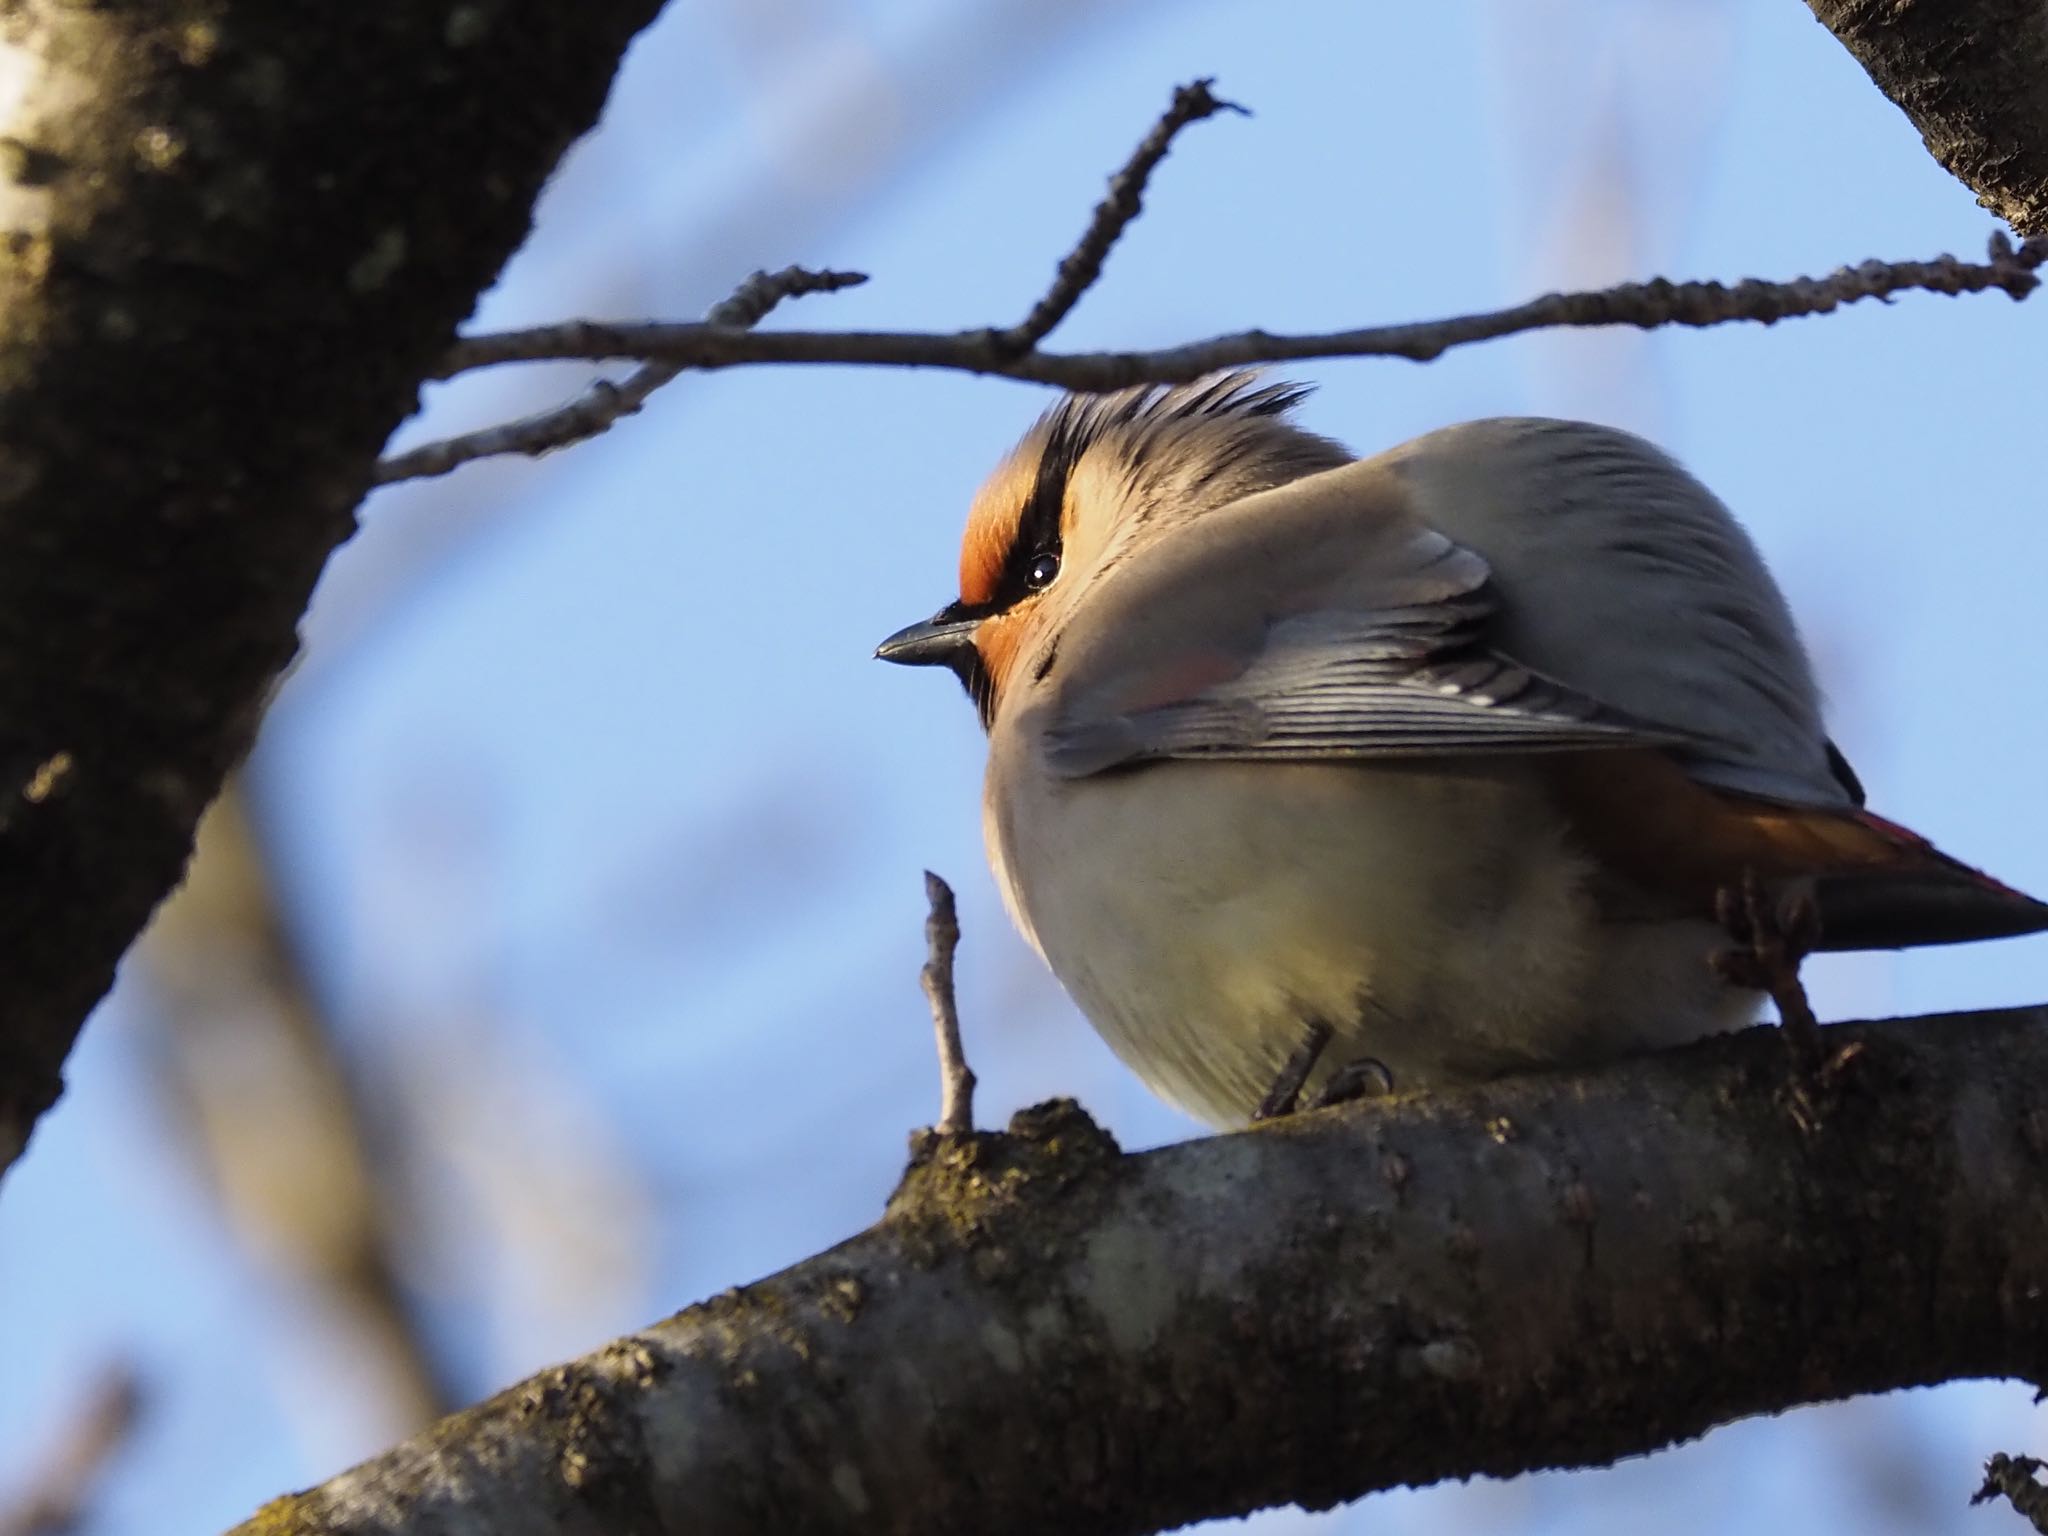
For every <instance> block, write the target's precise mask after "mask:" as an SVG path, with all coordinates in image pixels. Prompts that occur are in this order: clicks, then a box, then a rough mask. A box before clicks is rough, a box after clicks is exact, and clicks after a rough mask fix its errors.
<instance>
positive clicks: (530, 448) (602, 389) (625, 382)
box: [370, 267, 867, 485]
mask: <svg viewBox="0 0 2048 1536" xmlns="http://www.w3.org/2000/svg"><path fill="white" fill-rule="evenodd" d="M866 281H867V277H866V275H865V274H863V273H860V272H810V271H806V270H805V269H804V268H802V267H784V268H783V269H782V270H781V271H780V272H772V273H771V272H756V273H755V274H754V275H753V276H751V277H749V278H748V279H747V280H746V281H745V282H744V283H741V284H740V286H739V287H738V289H736V290H735V291H734V293H733V295H732V297H731V298H729V299H726V300H724V301H723V302H721V303H719V304H716V305H713V306H712V309H711V312H710V313H709V314H708V315H706V316H705V317H704V323H705V324H706V325H712V326H718V327H721V328H724V329H728V330H731V329H737V330H747V329H749V328H751V327H753V326H755V325H758V324H759V323H760V322H761V321H762V320H763V319H764V318H765V317H766V316H767V314H768V312H769V311H770V310H772V309H774V308H775V306H776V305H777V304H780V303H781V302H782V301H783V300H784V299H787V298H796V297H798V296H800V295H802V294H806V293H834V292H837V291H838V290H839V289H841V288H851V287H853V286H854V285H855V284H857V283H864V282H866ZM682 372H683V369H682V367H681V366H680V365H678V364H676V363H642V364H641V365H640V366H639V367H638V368H635V369H634V370H633V371H632V372H631V373H630V374H628V375H627V376H626V377H625V378H623V379H621V380H619V381H618V383H616V384H614V383H613V382H612V381H611V380H610V379H599V380H598V381H597V382H596V383H594V384H592V385H591V386H590V387H589V388H588V389H586V390H585V391H584V392H583V393H582V394H581V395H579V396H577V397H576V398H575V399H574V400H571V401H570V402H569V403H568V404H566V405H560V406H557V407H556V408H555V409H553V410H551V411H542V412H540V413H539V414H538V415H534V416H527V417H522V418H521V419H520V420H518V421H508V422H505V423H503V424H502V425H499V426H495V427H484V428H482V429H480V430H478V431H475V432H465V433H463V434H462V435H461V436H460V437H449V438H443V439H442V440H441V441H439V442H434V443H426V444H423V445H421V446H420V447H418V448H412V449H408V450H407V451H406V452H404V453H398V454H393V455H392V456H391V457H390V458H388V459H380V460H379V461H378V463H377V468H376V471H375V473H374V474H372V475H371V477H370V483H371V484H372V485H391V484H393V483H394V482H396V481H399V480H426V479H431V478H432V477H434V476H436V475H445V474H449V473H451V472H453V471H454V470H457V469H460V468H461V467H462V466H463V465H465V464H468V463H471V462H473V461H475V460H477V459H489V458H496V457H499V456H502V455H505V454H514V453H516V454H524V455H526V456H527V457H529V458H538V457H539V456H540V455H541V454H544V453H551V452H553V451H554V450H555V449H557V448H567V447H568V446H570V445H571V444H572V443H580V442H583V441H584V440H585V439H587V438H592V437H596V436H597V435H598V434H599V433H600V432H605V431H609V430H610V429H611V427H612V426H613V425H614V424H615V423H617V422H620V421H623V420H624V419H625V418H626V417H628V416H631V415H633V414H635V413H636V412H637V411H638V410H639V409H640V407H641V406H643V405H645V404H646V403H647V401H648V397H649V396H651V395H652V394H653V393H654V392H655V391H656V390H658V389H660V388H661V387H662V386H663V385H664V384H668V383H671V382H672V381H674V380H675V379H676V378H678V377H679V376H680V375H681V374H682Z"/></svg>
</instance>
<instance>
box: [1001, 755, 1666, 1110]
mask: <svg viewBox="0 0 2048 1536" xmlns="http://www.w3.org/2000/svg"><path fill="white" fill-rule="evenodd" d="M995 745H996V750H995V751H994V753H993V754H992V756H991V760H990V771H989V778H988V783H987V795H986V800H985V807H984V810H985V826H986V831H987V837H988V845H989V853H990V859H991V862H992V864H993V865H994V867H995V870H996V873H997V878H998V883H999V884H1000V885H1001V886H1002V888H1003V890H1004V893H1005V896H1006V899H1007V900H1008V901H1009V903H1010V906H1011V909H1012V912H1013V914H1014V915H1015V916H1016V918H1017V921H1018V924H1019V926H1020V927H1021V928H1022V929H1023V930H1024V932H1025V933H1026V935H1027V936H1029V937H1030V938H1031V939H1032V941H1033V942H1034V943H1035V944H1036V945H1037V947H1038V949H1039V950H1040V952H1041V953H1042V954H1043V955H1044V956H1045V958H1046V960H1047V962H1048V963H1049V964H1050V965H1051V967H1052V969H1053V971H1054V972H1055V974H1057V975H1058V977H1059V978H1060V980H1061V981H1062V983H1064V984H1065V986H1066V987H1067V989H1068V991H1069V992H1070V993H1072V995H1073V996H1074V998H1075V1000H1076V1002H1077V1003H1079V1005H1080V1007H1081V1009H1082V1011H1083V1012H1084V1013H1086V1014H1087V1015H1088V1017H1089V1019H1090V1020H1091V1021H1092V1022H1093V1023H1094V1024H1095V1026H1096V1027H1097V1029H1098V1030H1100V1031H1101V1033H1102V1034H1103V1035H1104V1037H1105V1038H1106V1039H1107V1040H1108V1041H1109V1043H1110V1045H1111V1046H1112V1047H1113V1048H1114V1049H1115V1050H1116V1051H1117V1052H1118V1054H1119V1055H1121V1056H1123V1057H1124V1059H1125V1060H1126V1061H1127V1062H1129V1063H1130V1064H1131V1065H1132V1066H1133V1067H1134V1068H1135V1069H1136V1070H1137V1071H1138V1072H1139V1073H1140V1075H1142V1076H1143V1077H1145V1078H1146V1080H1147V1081H1148V1082H1149V1083H1151V1085H1152V1086H1153V1087H1154V1088H1155V1089H1156V1090H1157V1091H1159V1092H1160V1093H1161V1094H1163V1095H1164V1096H1165V1097H1167V1098H1169V1099H1172V1100H1174V1101H1175V1102H1177V1103H1179V1104H1181V1105H1182V1106H1183V1107H1185V1108H1188V1109H1189V1110H1191V1111H1192V1112H1194V1113H1195V1114H1197V1115H1199V1116H1201V1117H1203V1118H1205V1119H1208V1120H1211V1121H1212V1122H1218V1123H1230V1122H1233V1121H1238V1120H1241V1119H1242V1118H1243V1117H1244V1115H1245V1114H1246V1113H1247V1112H1248V1110H1249V1108H1250V1107H1251V1105H1253V1104H1255V1103H1256V1102H1257V1101H1258V1099H1259V1097H1260V1096H1261V1095H1262V1094H1263V1093H1264V1091H1265V1089H1266V1088H1267V1087H1268V1086H1269V1085H1270V1083H1271V1081H1272V1078H1273V1076H1274V1075H1275V1074H1276V1073H1277V1071H1278V1070H1279V1068H1280V1066H1281V1064H1282V1063H1283V1062H1284V1061H1285V1060H1286V1058H1287V1056H1288V1054H1289V1053H1290V1051H1292V1049H1293V1048H1294V1046H1295V1044H1296V1042H1297V1041H1298V1040H1299V1039H1300V1038H1301V1034H1302V1032H1303V1031H1304V1030H1305V1029H1306V1027H1307V1022H1308V1020H1310V1019H1312V1018H1313V1019H1320V1020H1322V1021H1324V1022H1326V1023H1328V1024H1330V1025H1331V1027H1332V1028H1333V1029H1334V1030H1336V1031H1337V1033H1338V1036H1339V1047H1340V1048H1339V1049H1338V1050H1336V1051H1333V1053H1332V1060H1331V1065H1332V1066H1334V1065H1336V1064H1338V1063H1339V1062H1341V1061H1342V1060H1343V1059H1345V1054H1346V1053H1348V1054H1349V1055H1350V1056H1358V1055H1371V1056H1373V1057H1375V1058H1376V1059H1378V1060H1380V1061H1381V1062H1382V1063H1383V1064H1385V1065H1386V1066H1387V1067H1388V1068H1389V1070H1390V1071H1391V1072H1392V1073H1393V1075H1394V1077H1395V1079H1396V1081H1397V1082H1401V1083H1403V1084H1404V1085H1417V1086H1419V1085H1423V1084H1426V1083H1429V1082H1432V1081H1441V1080H1444V1079H1446V1078H1459V1077H1470V1076H1482V1075H1490V1074H1491V1073H1496V1072H1500V1071H1505V1070H1510V1069H1512V1068H1514V1067H1516V1066H1521V1065H1528V1064H1531V1063H1533V1062H1539V1061H1544V1060H1548V1059H1552V1058H1554V1057H1555V1056H1556V1055H1557V1054H1558V1052H1557V1050H1556V1049H1555V1048H1554V1044H1553V1042H1552V1041H1551V1040H1550V1039H1549V1036H1551V1035H1554V1034H1555V1033H1556V1031H1557V1029H1558V1028H1560V1027H1575V1026H1570V1025H1566V1024H1565V1023H1564V1021H1565V1020H1568V1019H1573V1018H1576V1017H1577V1010H1578V1008H1579V1005H1580V1003H1581V1001H1582V1000H1583V998H1584V996H1585V994H1586V992H1587V990H1588V988H1589V987H1590V985H1591V983H1592V980H1593V972H1594V971H1595V970H1596V969H1597V965H1598V959H1599V956H1598V947H1599V944H1600V941H1601V934H1600V931H1599V920H1598V917H1597V915H1596V913H1595V911H1594V903H1593V901H1592V899H1591V898H1590V896H1589V895H1588V891H1587V887H1588V884H1589V874H1590V865H1589V861H1588V859H1587V858H1586V856H1585V855H1584V854H1583V853H1582V852H1581V851H1580V850H1578V849H1577V848H1576V846H1575V845H1574V844H1573V843H1572V840H1571V838H1570V836H1569V833H1568V830H1567V828H1566V826H1565V823H1564V821H1563V818H1562V816H1561V815H1560V814H1559V812H1558V810H1557V808H1556V805H1555V803H1554V799H1553V796H1552V795H1551V793H1550V791H1549V789H1548V787H1547V785H1546V783H1545V781H1544V778H1543V776H1542V773H1541V772H1540V770H1538V769H1537V768H1536V767H1534V766H1533V765H1532V763H1531V762H1530V761H1529V760H1520V761H1516V762H1512V763H1500V764H1478V763H1433V764H1392V763H1380V764H1360V765H1353V764H1332V763H1302V764H1290V763H1273V762H1259V763H1250V762H1228V761H1213V760H1212V761H1175V762H1163V763H1154V764H1150V765H1146V766H1144V767H1140V768H1135V769H1126V770H1122V771H1117V772H1111V773H1107V774H1101V775H1096V776H1093V777H1089V778H1083V779H1077V780H1070V779H1062V778H1059V777H1057V776H1055V775H1054V774H1052V773H1050V772H1049V771H1047V770H1045V769H1044V768H1043V767H1042V765H1040V764H1039V763H1038V762H1037V761H1036V760H1035V755H1034V754H1033V753H1031V752H1029V751H1018V750H1011V751H1005V750H1003V747H1004V743H1003V742H1002V741H1001V740H1000V738H999V739H998V740H997V742H996V743H995ZM1011 745H1012V746H1013V747H1014V746H1016V745H1018V744H1016V743H1012V744H1011ZM1701 969H1702V971H1704V963H1703V962H1701Z"/></svg>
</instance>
